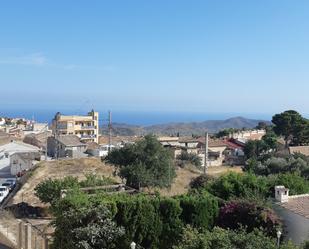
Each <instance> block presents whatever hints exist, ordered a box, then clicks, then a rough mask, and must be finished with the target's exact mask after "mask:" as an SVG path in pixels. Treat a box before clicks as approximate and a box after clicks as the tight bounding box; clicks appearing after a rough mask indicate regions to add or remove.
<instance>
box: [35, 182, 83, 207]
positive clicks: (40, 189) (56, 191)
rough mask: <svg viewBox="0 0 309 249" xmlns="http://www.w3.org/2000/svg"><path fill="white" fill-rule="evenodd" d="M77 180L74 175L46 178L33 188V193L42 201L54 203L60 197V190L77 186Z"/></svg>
mask: <svg viewBox="0 0 309 249" xmlns="http://www.w3.org/2000/svg"><path fill="white" fill-rule="evenodd" d="M78 187H79V185H78V180H77V178H75V177H71V176H67V177H65V178H63V179H47V180H45V181H43V182H40V183H39V184H38V185H37V186H36V187H35V189H34V191H35V195H36V196H37V197H38V198H39V199H40V200H41V201H42V202H43V203H50V204H53V203H55V202H56V201H57V200H58V199H60V197H61V190H65V189H68V188H78Z"/></svg>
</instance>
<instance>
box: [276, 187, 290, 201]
mask: <svg viewBox="0 0 309 249" xmlns="http://www.w3.org/2000/svg"><path fill="white" fill-rule="evenodd" d="M275 199H276V201H277V202H281V203H284V202H288V201H289V189H288V188H286V187H284V186H275Z"/></svg>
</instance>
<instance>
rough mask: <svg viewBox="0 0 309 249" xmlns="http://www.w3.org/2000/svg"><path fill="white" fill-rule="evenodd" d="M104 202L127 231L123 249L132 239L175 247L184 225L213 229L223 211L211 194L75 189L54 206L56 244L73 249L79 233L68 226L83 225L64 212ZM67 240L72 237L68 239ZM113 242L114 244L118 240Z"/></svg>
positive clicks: (120, 242) (119, 245) (120, 245)
mask: <svg viewBox="0 0 309 249" xmlns="http://www.w3.org/2000/svg"><path fill="white" fill-rule="evenodd" d="M102 205H104V206H105V207H108V209H109V210H110V212H111V215H110V218H111V221H113V222H115V224H117V226H118V227H121V228H123V229H124V234H123V235H122V236H121V239H119V240H118V241H117V243H116V244H117V248H120V249H121V248H129V244H130V243H131V242H132V241H135V242H136V243H137V244H138V245H140V246H142V247H144V248H171V247H172V246H173V245H174V244H176V242H177V241H178V240H179V239H180V238H181V234H182V229H183V227H184V226H186V225H191V226H193V227H197V228H199V229H202V230H207V229H211V228H212V227H213V226H214V222H215V220H216V217H217V215H218V211H219V209H218V203H217V201H216V198H214V197H212V196H211V195H209V194H204V195H184V196H179V197H175V198H171V197H169V198H167V197H166V198H162V197H160V196H147V195H143V194H138V195H133V196H128V195H125V194H115V195H106V194H103V193H101V194H97V195H95V196H88V195H86V194H83V193H80V192H78V191H73V192H69V193H68V195H67V196H66V197H65V198H63V199H60V200H58V201H57V203H56V204H55V208H54V209H53V210H55V211H54V215H55V216H56V227H57V228H58V227H59V229H58V230H57V232H56V233H55V240H56V241H57V244H56V245H59V243H60V242H61V243H66V244H67V247H58V248H66V249H71V248H72V249H73V248H74V247H73V245H75V243H77V240H76V239H77V237H74V236H73V235H74V233H73V234H71V233H69V234H70V236H67V233H68V232H67V230H66V229H70V230H72V231H75V229H79V228H80V223H78V222H76V220H75V219H74V218H72V217H71V216H70V218H71V219H72V220H71V219H65V218H64V217H63V216H64V215H66V216H67V215H68V214H70V213H73V214H76V213H79V210H84V209H85V210H90V209H93V210H96V207H101V206H102ZM67 212H69V213H67ZM76 217H80V216H78V215H77V216H76ZM85 224H88V223H85ZM113 231H114V230H113ZM85 234H86V233H85ZM66 240H70V241H67V242H64V241H66ZM111 243H112V246H114V242H113V241H112V242H111ZM85 248H86V247H85ZM89 248H96V247H89ZM103 248H109V247H103ZM110 248H113V247H110Z"/></svg>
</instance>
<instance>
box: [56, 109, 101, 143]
mask: <svg viewBox="0 0 309 249" xmlns="http://www.w3.org/2000/svg"><path fill="white" fill-rule="evenodd" d="M51 128H52V133H53V135H76V136H78V137H79V138H80V140H81V141H83V142H96V143H99V113H98V112H95V111H93V110H92V111H91V112H89V113H88V115H85V116H77V115H70V116H66V115H62V114H61V113H59V112H58V113H57V114H56V115H55V117H54V119H53V120H52V126H51Z"/></svg>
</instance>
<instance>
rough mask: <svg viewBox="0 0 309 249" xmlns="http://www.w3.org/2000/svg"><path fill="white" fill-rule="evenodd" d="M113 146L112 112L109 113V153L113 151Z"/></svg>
mask: <svg viewBox="0 0 309 249" xmlns="http://www.w3.org/2000/svg"><path fill="white" fill-rule="evenodd" d="M111 145H112V112H111V111H108V152H110V151H111Z"/></svg>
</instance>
